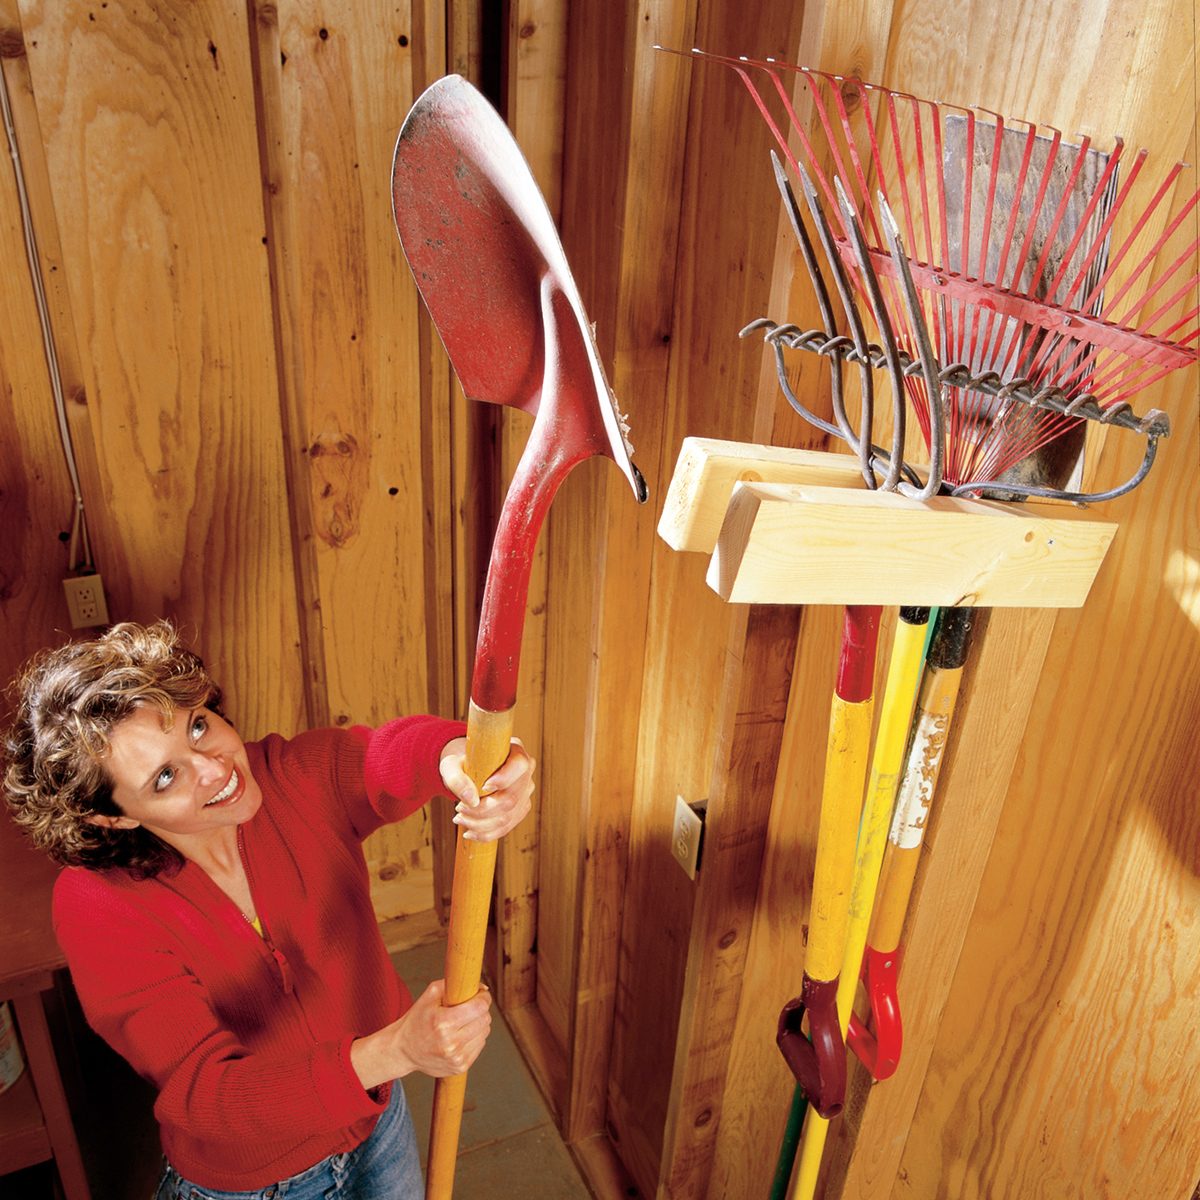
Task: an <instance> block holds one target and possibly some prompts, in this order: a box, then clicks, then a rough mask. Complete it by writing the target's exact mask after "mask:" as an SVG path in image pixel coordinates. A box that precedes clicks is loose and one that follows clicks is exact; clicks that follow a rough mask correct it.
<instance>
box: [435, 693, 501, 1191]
mask: <svg viewBox="0 0 1200 1200" xmlns="http://www.w3.org/2000/svg"><path fill="white" fill-rule="evenodd" d="M512 731H513V710H512V709H511V708H510V709H508V710H506V711H505V712H498V713H493V712H487V711H486V710H485V709H482V708H476V707H475V705H474V704H472V705H471V707H470V711H469V712H468V714H467V754H466V771H467V774H468V775H469V776H470V777H471V779H472V780H473V781H474V783H475V786H476V787H477V788H480V789H482V787H483V785H484V783H486V782H487V779H488V777H489V776H490V775H491V774H492V773H493V772H494V771H496V770H498V769H499V768H500V767H501V766H503V765H504V762H505V760H506V759H507V758H508V752H509V747H510V745H511V740H510V739H511V738H512ZM495 874H496V843H495V842H476V841H467V840H465V839H464V838H463V836H462V831H461V830H460V831H459V834H458V842H457V844H456V846H455V851H454V882H453V884H452V885H451V890H450V926H449V929H448V931H447V935H446V993H445V1001H444V1003H445V1004H447V1005H451V1004H462V1003H463V1002H464V1001H467V1000H470V999H471V997H472V996H474V995H475V993H476V992H478V991H479V980H480V976H481V974H482V972H483V947H484V941H485V939H486V938H487V922H488V911H489V909H490V908H491V903H492V880H493V879H494V878H495ZM466 1093H467V1076H466V1072H464V1073H463V1074H461V1075H453V1076H450V1077H449V1078H446V1079H439V1080H437V1081H436V1082H435V1083H434V1089H433V1123H432V1126H431V1128H430V1133H429V1168H428V1177H427V1181H426V1184H425V1196H426V1200H450V1196H451V1194H452V1193H453V1190H454V1166H455V1162H456V1161H457V1158H458V1135H459V1130H460V1128H461V1127H462V1113H463V1101H464V1100H465V1098H466Z"/></svg>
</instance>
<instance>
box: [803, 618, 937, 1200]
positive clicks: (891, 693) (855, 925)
mask: <svg viewBox="0 0 1200 1200" xmlns="http://www.w3.org/2000/svg"><path fill="white" fill-rule="evenodd" d="M926 630H927V625H926V624H925V623H922V624H919V625H918V624H909V623H908V622H906V621H900V622H898V623H897V626H896V636H895V640H894V642H893V643H892V658H891V662H890V663H889V664H888V677H887V683H886V684H885V686H884V691H883V700H882V702H881V705H880V713H879V729H878V730H877V731H876V734H875V753H874V755H873V757H872V759H871V776H870V781H869V782H868V784H867V799H866V803H865V805H864V806H863V815H862V824H861V826H860V828H859V834H858V851H857V855H856V861H855V864H854V886H853V890H852V891H851V894H850V912H849V921H848V925H847V930H846V947H845V952H844V954H843V957H842V964H841V974H840V976H839V977H838V992H837V1009H838V1023H839V1025H840V1026H841V1030H842V1036H843V1037H844V1036H845V1033H846V1028H847V1026H848V1025H849V1024H850V1010H851V1008H852V1007H853V1004H854V994H855V990H856V989H857V987H858V973H859V969H860V967H861V966H862V957H863V951H864V950H865V949H866V945H867V929H868V927H869V925H870V921H871V909H872V908H873V907H874V904H875V892H876V886H877V884H878V882H879V868H880V862H881V860H882V859H883V855H884V848H885V846H886V845H887V839H888V827H889V825H890V823H891V818H892V803H893V801H894V800H895V797H896V788H897V785H898V783H899V780H900V771H901V770H902V768H903V766H904V750H905V747H906V746H907V744H908V730H909V726H910V724H911V722H912V711H913V701H914V700H915V699H916V695H917V684H918V681H919V679H920V675H921V665H922V663H923V662H924V660H925V634H926ZM828 1133H829V1122H828V1121H827V1120H826V1119H825V1118H824V1117H822V1116H821V1115H820V1114H819V1113H818V1112H817V1111H816V1110H815V1109H813V1108H810V1109H809V1110H808V1113H807V1114H806V1116H805V1120H804V1132H803V1134H802V1135H801V1141H800V1152H799V1155H798V1162H797V1166H796V1175H795V1180H794V1183H793V1187H792V1194H791V1200H812V1197H813V1196H815V1195H816V1191H817V1179H818V1176H819V1175H820V1171H821V1158H822V1156H823V1154H824V1151H825V1140H826V1137H827V1136H828Z"/></svg>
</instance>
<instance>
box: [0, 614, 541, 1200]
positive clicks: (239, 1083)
mask: <svg viewBox="0 0 1200 1200" xmlns="http://www.w3.org/2000/svg"><path fill="white" fill-rule="evenodd" d="M463 732H464V727H463V725H462V724H461V723H459V722H452V721H444V720H441V719H439V718H435V717H408V718H402V719H400V720H396V721H391V722H389V723H387V724H385V725H383V726H381V727H380V728H379V729H376V730H369V729H366V728H361V727H356V728H347V729H329V730H314V731H311V732H308V733H303V734H300V735H298V736H297V737H295V738H292V739H290V740H289V739H285V738H282V737H279V736H278V735H274V734H272V735H270V736H268V737H266V738H264V739H263V740H262V741H258V742H250V743H245V742H243V741H242V739H241V738H240V737H239V736H238V734H237V732H236V730H235V729H234V728H233V726H232V725H230V724H229V723H228V722H227V721H226V720H225V719H224V717H223V716H222V714H221V708H220V690H219V689H218V688H217V686H216V684H215V683H214V682H213V680H212V678H211V676H210V675H209V673H208V671H207V670H206V669H205V667H204V664H203V663H202V662H201V660H200V659H199V658H197V657H196V656H195V655H194V654H192V653H191V652H190V651H188V650H187V649H185V648H184V647H183V646H182V645H181V644H180V643H179V640H178V638H177V635H176V633H175V631H174V630H173V629H172V628H171V627H170V626H169V625H167V624H165V623H162V622H160V623H158V624H155V625H151V626H149V627H143V626H140V625H135V624H132V623H125V624H121V625H116V626H114V627H113V628H112V629H111V630H110V631H109V632H108V633H106V634H104V635H103V636H101V637H99V638H96V639H95V640H93V641H87V642H75V643H70V644H68V645H66V646H63V647H61V648H59V649H57V650H53V651H50V652H48V653H45V654H43V655H41V656H39V657H38V658H36V659H34V660H33V662H32V663H31V664H30V665H29V666H28V667H27V668H26V670H25V672H24V674H23V675H22V677H21V679H20V681H19V707H18V711H17V715H16V719H15V722H14V724H13V726H12V728H11V729H10V730H9V733H8V738H7V751H8V757H9V765H8V768H7V772H6V775H5V791H6V796H7V800H8V803H9V806H10V808H11V810H12V812H13V815H14V817H15V818H16V821H17V823H18V824H19V825H21V826H22V827H23V828H24V829H25V831H26V832H27V833H28V834H29V835H30V836H31V838H32V839H33V841H34V842H35V843H36V844H37V845H39V846H40V847H41V848H42V849H44V850H46V851H47V852H48V853H49V854H51V855H52V856H53V857H54V858H55V859H56V860H58V861H59V862H61V863H63V864H65V865H66V867H67V869H66V870H65V871H63V872H62V874H61V875H60V876H59V878H58V881H57V884H56V886H55V890H54V926H55V931H56V933H57V935H58V939H59V941H60V943H61V945H62V947H63V950H64V952H65V954H66V956H67V960H68V962H69V964H70V968H71V974H72V978H73V979H74V982H75V986H76V989H77V991H78V993H79V997H80V1000H81V1002H82V1004H83V1008H84V1011H85V1013H86V1015H87V1018H88V1021H89V1023H90V1024H91V1025H92V1026H93V1028H95V1029H96V1030H97V1032H98V1033H100V1035H101V1036H102V1037H104V1038H105V1039H106V1040H107V1041H108V1042H109V1043H110V1045H112V1046H113V1048H114V1049H116V1050H117V1052H118V1053H120V1054H121V1055H123V1056H124V1057H125V1058H126V1059H127V1060H128V1061H129V1062H130V1063H131V1064H132V1065H133V1066H134V1067H135V1068H136V1069H137V1070H138V1071H139V1072H140V1073H141V1074H142V1075H143V1076H145V1077H147V1078H148V1079H150V1080H151V1081H152V1082H153V1083H154V1085H155V1086H156V1087H157V1088H158V1098H157V1101H156V1103H155V1115H156V1117H157V1119H158V1122H159V1126H160V1130H161V1133H162V1141H163V1149H164V1151H165V1155H166V1165H165V1167H164V1171H163V1177H162V1180H161V1182H160V1184H159V1189H158V1192H157V1197H158V1200H168V1198H170V1200H174V1198H176V1197H188V1198H189V1200H194V1198H203V1197H218V1198H220V1200H224V1198H226V1197H230V1196H236V1197H243V1198H249V1197H263V1198H266V1197H274V1196H283V1195H286V1196H288V1197H289V1200H309V1197H317V1196H320V1197H324V1196H328V1195H338V1196H344V1197H354V1198H356V1200H377V1198H378V1200H382V1198H383V1197H388V1198H389V1200H392V1198H394V1197H408V1196H412V1197H417V1196H420V1195H421V1175H420V1168H419V1163H418V1160H417V1150H416V1141H415V1137H414V1134H413V1128H412V1120H411V1117H410V1116H409V1113H408V1110H407V1107H406V1105H405V1101H404V1093H403V1089H402V1088H401V1087H399V1086H393V1081H394V1080H397V1079H399V1078H401V1077H402V1076H404V1075H406V1074H409V1073H410V1072H413V1071H421V1072H424V1073H425V1074H427V1075H433V1076H442V1075H452V1074H456V1073H459V1072H462V1071H465V1070H466V1069H467V1068H468V1067H469V1066H470V1065H471V1063H472V1062H474V1060H475V1058H476V1057H477V1056H478V1054H479V1052H480V1050H481V1049H482V1048H483V1044H484V1040H485V1039H486V1037H487V1034H488V1029H489V1025H490V1016H489V1011H488V1010H489V1008H490V1004H491V999H490V996H489V995H488V994H487V992H486V990H482V991H481V992H480V993H479V994H478V995H476V996H475V997H473V998H472V999H471V1000H468V1001H467V1002H466V1003H465V1004H460V1005H456V1006H454V1007H449V1008H448V1007H443V1006H442V1004H441V999H442V994H443V985H442V982H441V981H437V982H435V983H433V984H432V985H430V987H429V988H427V989H426V991H425V992H424V993H423V994H422V995H421V996H420V997H419V998H418V999H417V1000H416V1001H415V1002H413V1001H412V1000H411V998H410V997H409V995H408V993H407V991H406V990H405V989H404V988H403V985H402V984H401V983H400V982H399V980H398V979H397V977H396V974H395V971H394V970H393V968H392V965H391V962H390V960H389V959H388V956H387V951H386V949H385V947H384V945H383V941H382V939H381V937H380V934H379V929H378V925H377V923H376V920H375V916H374V912H373V910H372V907H371V899H370V894H369V888H368V874H367V868H366V863H365V861H364V858H363V854H362V849H361V843H362V841H363V839H365V838H366V837H367V836H368V835H369V834H371V833H372V832H374V831H375V830H376V829H378V828H379V827H380V826H381V825H383V824H384V823H385V822H388V821H397V820H401V819H403V818H404V817H406V816H409V815H410V814H411V813H413V812H415V811H416V810H417V809H418V808H419V807H420V806H421V805H422V804H424V803H425V802H426V801H427V800H428V799H429V798H430V797H431V796H433V795H435V794H440V793H442V792H449V793H450V794H452V795H454V796H456V797H458V801H459V802H458V805H457V812H456V815H455V817H454V820H455V822H456V823H457V824H459V825H461V826H462V827H463V828H464V834H463V836H464V837H467V838H479V839H483V840H490V839H494V838H498V837H500V836H502V835H503V834H505V833H507V832H508V831H509V830H510V829H512V828H513V827H514V826H515V825H516V824H517V823H518V822H519V821H520V820H521V819H522V818H523V817H524V816H525V815H526V813H528V811H529V809H530V796H531V794H532V791H533V783H532V771H533V762H532V760H530V758H529V757H528V756H527V755H526V754H525V752H524V750H522V749H521V747H520V745H519V743H517V742H516V741H515V740H514V745H513V749H512V752H511V753H510V755H509V758H508V761H507V762H506V763H505V764H504V766H503V767H502V768H500V770H498V771H497V772H496V773H495V774H494V776H493V777H492V778H491V779H490V780H489V781H488V783H487V784H486V785H485V786H484V788H483V789H482V790H483V792H484V796H483V797H482V798H481V797H480V796H479V795H478V794H477V793H476V789H475V786H474V784H473V783H472V782H471V781H470V779H469V778H468V777H467V775H466V774H465V771H464V769H463V762H462V755H463V752H464V749H465V744H466V743H465V740H464V738H463V736H462V734H463ZM285 1184H286V1187H285V1186H284V1185H285Z"/></svg>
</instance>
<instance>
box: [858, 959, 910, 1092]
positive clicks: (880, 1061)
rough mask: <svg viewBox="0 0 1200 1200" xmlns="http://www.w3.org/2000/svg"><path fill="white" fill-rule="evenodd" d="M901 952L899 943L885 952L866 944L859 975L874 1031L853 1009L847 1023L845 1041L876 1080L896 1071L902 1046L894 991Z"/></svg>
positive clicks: (902, 1026) (898, 1005)
mask: <svg viewBox="0 0 1200 1200" xmlns="http://www.w3.org/2000/svg"><path fill="white" fill-rule="evenodd" d="M901 956H902V952H901V949H900V947H899V946H897V947H896V949H895V950H892V951H889V952H886V953H885V952H884V951H882V950H874V949H872V948H871V947H870V946H868V947H867V952H866V955H865V956H864V958H863V969H862V979H863V983H864V985H865V986H866V990H867V999H868V1000H869V1001H870V1005H871V1024H872V1026H873V1027H874V1031H872V1030H871V1029H868V1028H867V1026H866V1024H865V1023H864V1022H863V1021H862V1020H860V1019H859V1017H858V1016H857V1015H856V1014H854V1013H851V1014H850V1026H849V1028H848V1029H847V1030H846V1044H847V1045H848V1046H849V1047H850V1049H851V1050H853V1051H854V1054H855V1056H856V1057H857V1058H858V1060H859V1061H860V1062H861V1063H862V1064H863V1066H864V1067H866V1068H867V1070H868V1071H870V1072H871V1078H872V1079H875V1080H876V1081H879V1080H882V1079H890V1078H891V1077H892V1076H893V1075H894V1074H895V1073H896V1068H897V1067H898V1066H899V1065H900V1051H901V1050H902V1049H903V1046H904V1025H903V1022H902V1021H901V1019H900V1000H899V998H898V996H897V995H896V977H897V975H898V974H899V971H900V959H901Z"/></svg>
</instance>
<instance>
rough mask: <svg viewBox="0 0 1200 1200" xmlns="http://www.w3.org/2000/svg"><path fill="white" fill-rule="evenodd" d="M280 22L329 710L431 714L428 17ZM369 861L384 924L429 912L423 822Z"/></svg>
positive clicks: (282, 318) (285, 264) (276, 40)
mask: <svg viewBox="0 0 1200 1200" xmlns="http://www.w3.org/2000/svg"><path fill="white" fill-rule="evenodd" d="M265 11H266V10H264V13H263V14H260V17H261V16H262V15H265ZM269 15H270V16H271V17H272V18H273V20H272V22H266V21H264V20H262V19H260V20H259V21H257V22H255V26H254V30H255V34H256V36H257V37H259V38H261V39H263V40H265V41H266V43H267V46H268V47H269V52H264V51H260V54H259V61H260V63H261V64H262V67H261V71H260V87H261V89H262V92H263V96H264V103H263V113H264V125H265V129H264V134H265V138H264V141H265V145H266V147H267V157H268V165H269V177H270V187H269V189H268V192H269V204H270V207H271V210H272V213H273V216H274V222H273V225H274V230H275V233H276V245H275V246H274V247H273V254H274V255H275V260H276V261H275V266H276V270H275V278H276V282H277V288H276V304H277V312H278V314H279V315H278V320H279V325H280V344H281V348H282V353H283V355H284V359H285V361H286V362H287V364H288V367H289V373H290V375H289V388H288V396H287V401H286V404H285V406H284V414H285V421H284V427H285V429H286V431H287V435H288V436H287V441H286V447H287V453H288V455H289V459H290V461H289V464H288V465H289V476H290V478H291V480H292V483H293V497H292V513H293V516H294V519H295V530H296V539H297V546H298V553H299V554H300V556H301V558H300V570H299V572H298V579H299V580H300V581H301V583H302V585H303V586H302V587H301V588H300V589H299V590H301V591H302V592H303V593H306V594H307V597H308V598H309V603H310V604H312V603H314V602H315V603H316V605H317V613H318V614H319V620H318V622H317V623H316V627H315V628H313V627H312V622H311V621H309V625H310V636H309V642H310V645H309V647H308V653H309V657H310V659H311V660H313V661H315V662H317V663H319V664H320V665H321V668H322V676H323V678H322V680H321V683H322V688H321V694H322V703H323V704H324V706H325V709H326V714H325V716H324V719H325V720H327V721H330V722H332V723H334V724H338V725H345V724H348V723H352V722H353V723H365V724H378V723H380V722H381V721H382V720H385V719H386V718H387V717H389V716H392V715H395V714H398V713H411V712H423V711H425V709H426V708H427V707H428V698H429V681H428V662H429V660H428V651H429V640H430V638H431V637H432V638H436V635H437V631H438V628H439V626H438V624H437V622H436V621H434V622H432V623H430V622H429V621H428V620H427V612H426V602H427V593H426V588H427V580H428V578H429V577H430V575H431V571H432V562H431V559H432V558H433V555H432V554H431V553H430V550H427V547H429V548H430V549H431V548H432V545H433V541H434V537H433V536H432V535H433V534H434V531H433V530H432V529H431V528H427V523H426V512H427V507H428V506H427V498H428V497H429V493H430V482H431V480H430V475H431V474H432V473H433V471H434V464H435V462H444V461H445V459H444V457H442V456H439V458H438V459H436V460H435V459H433V458H430V459H429V461H428V465H427V464H426V460H425V458H424V449H425V441H426V438H427V434H426V426H427V424H428V423H429V421H430V420H431V419H441V420H444V417H445V408H446V397H443V396H439V397H437V398H436V399H435V398H434V397H433V396H432V395H430V394H429V392H428V390H427V389H426V388H425V387H423V376H424V374H425V363H424V359H423V352H424V353H427V352H428V347H427V346H423V344H422V335H421V328H420V324H419V316H418V304H419V301H418V297H417V294H416V289H415V287H414V286H413V283H412V279H411V276H410V273H409V271H408V267H407V265H406V263H405V261H404V257H403V252H402V250H401V247H400V244H399V240H398V238H397V237H396V235H395V229H394V222H393V218H392V209H391V192H390V186H389V181H390V178H391V161H392V154H393V151H394V149H395V143H396V135H397V134H398V132H399V129H400V124H401V122H402V121H403V119H404V116H405V114H406V113H407V112H408V110H409V108H410V107H411V106H412V102H413V99H414V95H415V92H416V90H417V89H416V87H415V81H414V56H415V50H414V45H413V24H412V14H411V13H410V12H409V11H408V8H407V6H399V7H397V6H391V7H389V8H388V9H387V10H383V9H370V8H368V7H359V8H355V9H346V8H344V6H340V5H332V4H328V3H322V2H320V0H313V2H311V3H291V4H277V5H275V6H273V7H272V9H271V10H270V14H269ZM427 405H428V406H430V407H431V408H432V407H434V406H435V405H436V407H437V408H438V409H439V410H440V411H439V412H438V414H437V416H436V417H435V416H434V414H432V413H430V412H427V411H426V406H427ZM306 617H308V614H307V613H306ZM434 649H435V650H440V649H442V648H440V647H436V646H435V647H434ZM445 649H446V650H447V651H448V648H445ZM368 865H369V866H370V868H371V873H372V880H373V895H374V899H375V903H376V909H377V911H378V912H379V914H380V915H381V916H382V917H396V916H401V915H403V914H405V913H408V912H418V911H423V910H425V909H427V908H429V907H430V904H431V899H432V879H433V876H432V872H433V860H432V848H431V842H430V836H429V833H428V831H427V830H426V828H425V822H424V820H413V821H408V822H404V823H402V824H399V825H394V826H389V827H388V828H386V829H384V830H381V831H380V832H379V833H378V834H376V835H375V837H374V838H372V840H371V842H370V843H369V847H368Z"/></svg>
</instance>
